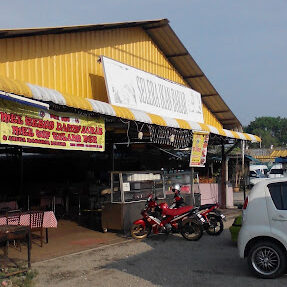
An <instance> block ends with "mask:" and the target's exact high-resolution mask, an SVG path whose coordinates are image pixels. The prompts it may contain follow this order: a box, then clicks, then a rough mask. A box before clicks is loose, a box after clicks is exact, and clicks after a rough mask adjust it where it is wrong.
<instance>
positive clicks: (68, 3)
mask: <svg viewBox="0 0 287 287" xmlns="http://www.w3.org/2000/svg"><path fill="white" fill-rule="evenodd" d="M0 1H1V17H0V28H1V29H6V28H28V27H47V26H49V27H53V26H69V25H82V24H101V23H112V22H126V21H139V20H154V19H162V18H167V19H168V20H169V21H170V23H169V24H170V26H171V28H172V29H173V30H174V31H175V33H176V34H177V36H178V37H179V38H180V40H181V41H182V43H183V44H184V46H185V47H186V48H187V50H188V51H189V53H190V54H191V56H192V57H193V58H194V59H195V61H196V62H197V64H198V65H199V66H200V68H201V69H202V70H203V72H204V73H205V75H206V76H207V77H208V79H209V80H210V82H211V83H212V84H213V86H214V87H215V89H216V90H217V91H218V92H219V94H220V95H221V97H222V98H223V100H224V101H225V102H226V104H227V105H228V106H229V108H230V109H231V110H232V111H233V113H234V114H235V116H236V117H237V118H238V119H239V120H240V122H241V123H242V125H244V126H245V125H248V124H249V123H250V122H251V121H253V120H255V118H256V117H261V116H273V117H277V116H281V117H287V0H272V1H270V0H240V1H238V0H177V1H175V0H144V1H143V0H142V1H140V0H133V1H132V0H101V1H100V0H93V1H90V0H82V1H79V0H46V1H44V0H37V1H35V0H9V1H4V0H0Z"/></svg>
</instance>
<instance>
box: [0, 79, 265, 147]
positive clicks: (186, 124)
mask: <svg viewBox="0 0 287 287" xmlns="http://www.w3.org/2000/svg"><path fill="white" fill-rule="evenodd" d="M0 91H2V92H5V93H8V94H9V93H11V94H15V95H20V96H24V97H28V98H32V99H34V100H39V101H44V102H53V103H55V104H58V105H62V106H68V107H73V108H77V109H81V110H86V111H91V112H95V113H99V114H102V115H107V116H112V117H119V118H123V119H128V120H133V121H138V122H142V123H147V124H155V125H159V126H165V127H173V128H180V129H189V130H193V131H205V132H210V133H213V134H216V135H221V136H225V137H228V138H235V139H241V140H247V141H252V142H260V141H261V139H260V138H259V137H258V136H255V135H251V134H247V133H240V132H236V131H232V130H226V129H221V128H217V127H214V126H211V125H207V124H204V123H198V122H193V121H185V120H181V119H175V118H170V117H162V116H158V115H155V114H150V113H146V112H143V111H139V110H136V109H128V108H123V107H119V106H115V105H111V104H108V103H105V102H101V101H97V100H93V99H88V98H80V97H73V96H70V95H66V94H63V93H60V92H59V91H56V90H53V89H49V88H44V87H40V86H37V85H32V84H30V83H24V82H21V81H17V80H12V79H9V78H6V77H2V76H0Z"/></svg>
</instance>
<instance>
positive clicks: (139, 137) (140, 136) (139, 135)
mask: <svg viewBox="0 0 287 287" xmlns="http://www.w3.org/2000/svg"><path fill="white" fill-rule="evenodd" d="M138 139H140V140H142V139H143V132H139V133H138Z"/></svg>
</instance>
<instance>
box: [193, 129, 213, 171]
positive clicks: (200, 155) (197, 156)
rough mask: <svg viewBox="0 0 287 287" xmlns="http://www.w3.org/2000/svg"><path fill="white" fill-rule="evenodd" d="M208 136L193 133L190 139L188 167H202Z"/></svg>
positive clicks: (201, 133) (206, 134)
mask: <svg viewBox="0 0 287 287" xmlns="http://www.w3.org/2000/svg"><path fill="white" fill-rule="evenodd" d="M208 140H209V134H208V133H203V132H194V133H193V139H192V149H191V153H190V162H189V166H190V167H204V165H205V162H206V155H207V146H208Z"/></svg>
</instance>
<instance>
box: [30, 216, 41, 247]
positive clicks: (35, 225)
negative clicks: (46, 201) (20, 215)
mask: <svg viewBox="0 0 287 287" xmlns="http://www.w3.org/2000/svg"><path fill="white" fill-rule="evenodd" d="M43 219H44V211H30V238H31V243H32V236H33V234H34V235H37V236H38V237H39V235H38V234H35V232H40V242H41V245H40V246H41V247H43ZM31 247H32V244H31Z"/></svg>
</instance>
